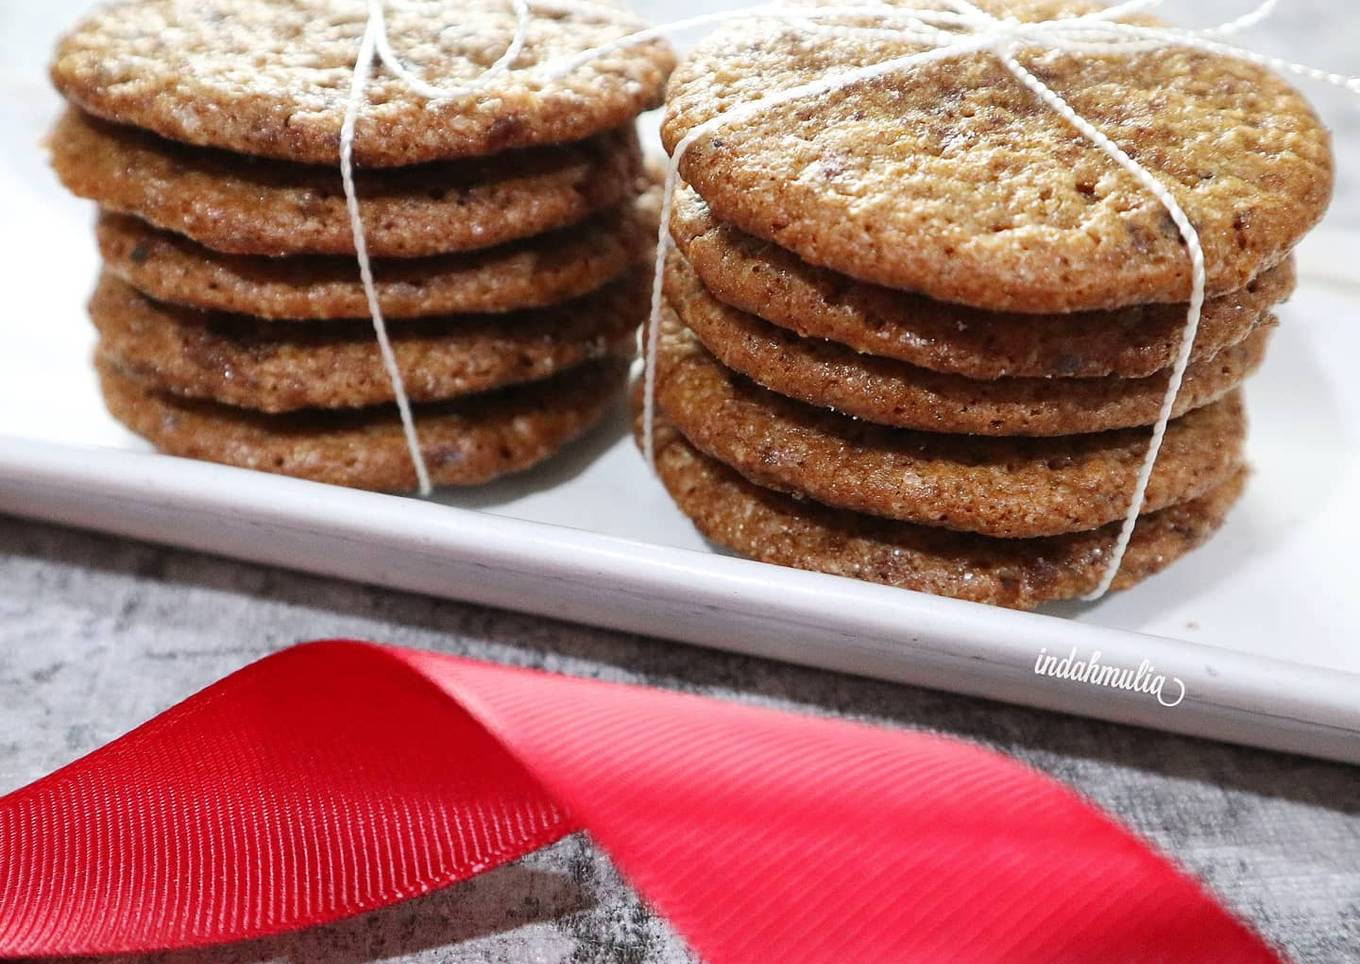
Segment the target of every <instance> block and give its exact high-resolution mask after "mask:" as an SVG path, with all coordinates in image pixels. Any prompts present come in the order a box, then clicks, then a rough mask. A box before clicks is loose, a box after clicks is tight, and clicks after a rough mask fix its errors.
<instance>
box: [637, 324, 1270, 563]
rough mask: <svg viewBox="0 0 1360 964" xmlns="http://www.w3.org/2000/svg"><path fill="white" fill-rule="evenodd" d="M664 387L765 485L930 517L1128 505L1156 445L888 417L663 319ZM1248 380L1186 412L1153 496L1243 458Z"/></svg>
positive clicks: (1180, 495)
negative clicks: (726, 351)
mask: <svg viewBox="0 0 1360 964" xmlns="http://www.w3.org/2000/svg"><path fill="white" fill-rule="evenodd" d="M658 363H659V364H658V380H657V400H658V402H659V403H660V407H661V408H662V410H663V411H664V412H665V414H666V417H667V419H668V420H669V421H670V422H671V423H672V424H674V425H675V427H676V428H678V429H679V430H680V431H681V432H682V433H683V434H684V435H685V437H686V438H687V439H688V440H689V442H690V443H691V444H692V445H694V446H695V447H696V448H698V449H699V450H700V451H702V452H703V453H704V454H705V455H709V456H712V457H713V458H716V459H718V460H720V461H722V462H724V463H725V464H727V465H729V466H731V467H732V468H734V469H736V470H737V471H738V472H740V473H741V474H742V475H744V476H746V477H747V478H748V479H750V480H751V481H753V482H755V483H757V484H758V485H762V486H764V487H766V488H772V489H778V490H781V491H785V492H791V493H795V494H799V495H804V496H807V497H808V498H811V499H815V500H816V501H818V502H822V503H824V504H826V505H832V506H836V507H839V508H844V509H852V510H854V511H856V512H864V513H869V514H871V515H879V516H884V517H886V518H892V519H901V520H904V521H908V522H916V523H921V524H923V525H931V526H940V527H943V528H948V529H956V530H962V531H968V532H980V533H984V534H986V535H990V536H998V537H1002V538H1010V539H1017V538H1033V537H1036V536H1048V535H1057V534H1060V533H1065V532H1074V531H1079V530H1084V529H1094V528H1097V527H1099V526H1102V525H1105V524H1106V523H1109V522H1113V521H1114V520H1116V519H1120V518H1122V517H1123V515H1124V513H1125V512H1126V511H1127V509H1128V503H1129V498H1130V495H1131V494H1132V492H1133V487H1134V481H1135V479H1136V477H1137V474H1138V469H1139V467H1140V465H1141V464H1142V461H1143V457H1144V455H1145V453H1146V452H1147V445H1148V437H1149V433H1148V432H1147V431H1145V430H1142V429H1124V430H1122V431H1118V432H1100V433H1095V434H1091V435H1068V436H1062V437H1059V438H982V437H976V436H965V435H940V434H935V433H931V432H914V431H909V430H907V429H895V428H885V427H883V426H879V425H871V424H869V423H867V422H862V421H859V420H857V419H852V418H849V417H847V416H845V415H840V414H838V413H836V412H831V411H827V410H825V409H818V408H814V407H812V406H810V405H806V404H804V403H802V402H796V401H793V400H792V399H788V398H784V397H783V396H781V395H776V394H775V393H773V392H770V391H766V390H765V389H763V388H760V387H759V386H758V385H755V384H753V383H752V382H750V381H749V380H747V379H745V378H742V377H741V376H739V375H735V374H733V373H732V372H730V371H728V370H727V369H724V368H723V367H722V366H721V365H719V364H718V363H717V362H716V361H714V360H713V358H712V357H711V356H710V355H709V354H708V353H707V352H706V351H704V349H703V348H702V347H701V346H700V345H699V343H698V341H697V339H695V338H694V336H693V334H691V333H690V332H688V331H685V330H683V329H680V328H679V326H678V325H677V324H676V323H675V322H674V319H673V316H672V318H671V323H670V325H669V326H668V328H667V329H666V330H664V331H663V337H662V345H661V350H660V352H659V354H658ZM1245 432H1246V418H1245V416H1244V414H1243V411H1242V399H1241V396H1240V393H1236V392H1235V393H1233V394H1231V395H1229V396H1228V397H1227V398H1225V399H1223V400H1222V401H1220V402H1216V403H1214V404H1213V405H1209V406H1206V407H1204V408H1201V409H1198V410H1196V411H1194V412H1191V413H1190V414H1188V415H1185V416H1182V417H1181V418H1179V419H1176V420H1175V421H1173V422H1172V423H1171V424H1170V427H1169V428H1168V429H1167V433H1166V438H1165V440H1164V442H1163V445H1162V451H1161V456H1160V457H1159V458H1158V460H1157V467H1156V470H1155V471H1154V472H1153V473H1152V479H1151V481H1150V483H1149V484H1148V488H1147V501H1146V505H1147V509H1148V511H1155V510H1156V509H1159V508H1163V507H1165V506H1168V505H1174V504H1176V503H1178V502H1184V501H1186V500H1188V499H1193V498H1196V497H1198V496H1200V495H1202V494H1203V493H1205V492H1207V491H1209V490H1210V489H1212V488H1214V487H1216V486H1218V485H1220V484H1222V483H1223V482H1224V481H1226V480H1227V479H1228V478H1229V477H1231V476H1232V474H1233V473H1234V472H1236V471H1237V469H1238V467H1239V466H1240V465H1241V461H1242V441H1243V436H1244V435H1245Z"/></svg>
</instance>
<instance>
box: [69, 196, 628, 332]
mask: <svg viewBox="0 0 1360 964" xmlns="http://www.w3.org/2000/svg"><path fill="white" fill-rule="evenodd" d="M96 235H97V237H98V240H99V252H100V254H101V255H103V258H104V268H105V270H106V271H109V272H111V273H112V274H115V275H117V276H118V277H119V278H122V279H123V280H124V281H126V282H127V283H128V284H131V285H133V286H134V287H136V288H138V289H139V290H141V291H143V292H145V293H146V294H148V295H150V296H151V297H153V298H156V299H158V300H160V301H166V302H172V303H174V304H178V305H185V306H188V307H192V308H199V309H203V310H212V311H227V312H235V313H238V314H247V315H253V316H255V317H257V318H270V319H287V320H319V319H326V320H328V319H334V318H363V317H366V316H367V315H368V301H367V300H366V299H365V297H364V289H363V286H362V285H361V284H360V283H359V272H358V269H357V268H356V267H355V265H354V259H353V258H352V257H345V256H343V255H310V256H309V255H299V256H297V257H293V258H262V257H258V256H253V255H245V254H223V253H221V252H217V251H213V250H211V249H209V248H205V247H203V246H202V245H199V244H196V243H194V242H193V241H190V240H189V239H188V238H186V237H184V236H182V235H178V234H174V233H173V232H170V231H161V230H159V229H157V228H153V227H151V225H149V224H147V223H146V222H144V221H139V220H137V219H136V218H133V217H128V216H127V215H122V214H112V213H109V212H104V213H103V214H101V215H100V218H99V223H98V226H97V229H96ZM648 237H649V236H648V235H647V233H646V228H645V227H644V225H643V224H642V222H641V218H640V216H639V215H638V214H636V213H635V212H634V211H633V206H632V205H631V204H626V205H623V206H620V207H617V208H614V209H612V210H610V211H608V212H605V213H603V214H599V215H596V216H595V217H594V218H592V219H591V220H590V221H589V222H587V223H585V224H582V225H580V226H578V227H573V228H564V229H562V230H561V231H555V232H553V233H551V234H546V235H541V236H539V237H537V238H529V239H526V240H524V241H517V242H511V243H510V244H508V245H502V246H500V247H497V248H488V249H486V250H484V251H471V252H465V253H463V254H446V255H435V256H433V257H428V258H402V259H389V260H386V261H376V262H374V264H373V273H374V279H375V281H376V283H377V288H378V300H379V303H380V304H381V305H382V309H383V314H384V316H385V317H386V318H387V319H388V320H396V319H400V318H420V317H427V316H430V315H454V314H472V313H486V312H501V311H515V310H520V309H525V308H538V307H543V306H546V305H553V304H557V303H559V302H562V301H568V300H570V299H572V298H577V297H580V296H582V295H585V294H588V293H590V292H592V291H594V290H596V289H598V288H600V287H602V286H603V285H605V284H606V283H608V282H609V281H612V280H613V279H614V278H616V277H617V276H618V275H620V274H621V273H623V271H624V270H626V269H627V268H629V267H631V266H632V265H634V264H636V262H637V252H638V250H639V249H640V248H641V247H642V246H643V245H644V244H645V243H646V240H647V239H648Z"/></svg>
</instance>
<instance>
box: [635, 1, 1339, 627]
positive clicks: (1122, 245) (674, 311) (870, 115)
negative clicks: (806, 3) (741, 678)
mask: <svg viewBox="0 0 1360 964" xmlns="http://www.w3.org/2000/svg"><path fill="white" fill-rule="evenodd" d="M986 6H987V7H988V9H989V10H990V11H991V12H993V13H996V14H1008V13H1011V12H1014V13H1016V14H1017V15H1019V16H1021V17H1023V18H1029V19H1040V18H1046V17H1051V16H1057V15H1061V14H1065V13H1071V12H1078V11H1084V10H1090V9H1094V8H1093V7H1092V6H1091V5H1089V4H1081V3H1072V2H1065V3H1063V2H1056V0H1055V2H1041V3H1024V4H1014V5H1010V6H1008V5H1007V4H1006V3H1004V2H1002V0H994V2H991V3H989V4H987V5H986ZM912 49H913V48H911V47H910V46H909V45H907V44H906V43H904V42H900V41H897V40H894V39H892V38H891V37H890V36H884V32H883V31H859V32H855V33H853V34H847V35H832V34H830V33H829V32H826V31H822V32H819V33H818V34H817V35H816V37H815V40H814V39H810V38H809V37H808V36H806V35H801V34H800V32H799V31H798V30H795V29H791V28H788V27H787V26H786V25H778V24H772V25H768V26H762V27H757V28H754V29H752V28H751V27H749V26H748V27H747V28H745V29H744V30H727V31H723V32H720V33H718V34H717V35H715V36H713V37H711V38H710V39H708V40H707V41H706V42H704V43H703V44H702V45H701V46H700V47H699V48H698V49H696V50H695V51H694V53H693V55H692V56H691V58H690V59H689V60H688V61H687V62H686V63H685V64H682V65H681V67H680V68H679V69H678V71H677V73H676V75H675V77H674V78H673V80H672V86H671V94H670V101H669V104H668V110H667V116H666V120H665V123H664V125H663V138H664V140H665V142H666V146H667V148H668V149H669V150H673V149H674V147H675V145H676V143H677V142H678V141H680V139H681V138H683V137H684V136H685V135H686V133H687V132H689V131H690V130H692V129H694V128H695V127H696V126H697V125H699V124H702V123H704V122H706V121H708V120H710V119H711V118H713V117H716V116H718V115H719V114H720V113H722V112H723V111H725V110H728V109H730V107H731V106H732V105H733V104H737V103H743V102H747V101H751V100H755V99H757V98H758V97H760V96H761V95H762V94H763V93H765V92H767V91H769V90H772V89H774V90H778V89H784V88H790V87H793V86H795V85H799V84H803V83H807V82H810V81H813V80H815V79H817V78H820V77H824V76H828V75H830V74H831V73H833V72H835V71H837V70H843V69H845V68H847V67H854V66H859V65H863V64H871V63H877V62H881V61H883V60H887V59H890V58H892V57H900V56H902V55H904V54H906V53H909V52H911V50H912ZM1021 59H1022V61H1023V62H1025V63H1027V64H1029V66H1030V68H1031V69H1032V70H1034V71H1035V72H1036V73H1038V74H1039V75H1041V76H1042V78H1043V79H1044V81H1045V82H1046V83H1048V84H1049V85H1050V86H1052V87H1053V88H1054V89H1055V90H1056V91H1058V93H1060V94H1061V95H1062V96H1063V97H1064V98H1066V99H1067V100H1068V101H1069V102H1070V103H1071V104H1072V106H1073V107H1074V108H1075V109H1076V110H1077V111H1078V112H1079V113H1080V114H1081V115H1082V116H1083V117H1085V118H1087V119H1088V120H1090V121H1092V122H1093V123H1094V124H1095V125H1096V126H1097V127H1098V128H1100V129H1101V130H1103V131H1105V132H1106V133H1107V134H1108V135H1109V136H1110V137H1112V138H1113V139H1114V141H1115V142H1116V143H1118V144H1120V145H1121V146H1122V147H1123V148H1125V149H1126V150H1127V151H1128V152H1129V154H1130V155H1132V156H1133V157H1134V158H1136V159H1138V160H1139V161H1140V162H1141V163H1142V164H1143V165H1144V166H1146V167H1147V168H1148V169H1149V170H1150V171H1151V172H1152V173H1153V174H1154V175H1155V176H1156V177H1157V178H1158V179H1160V180H1161V181H1163V182H1164V183H1166V184H1167V185H1168V187H1169V188H1170V189H1171V191H1172V192H1173V193H1174V195H1175V197H1176V198H1177V200H1178V201H1179V203H1180V204H1181V205H1182V206H1183V208H1184V209H1185V211H1186V212H1187V214H1188V216H1189V217H1190V219H1191V221H1192V223H1193V224H1194V225H1195V227H1196V228H1197V230H1198V232H1199V235H1200V238H1201V241H1202V244H1203V247H1204V251H1205V255H1206V259H1207V270H1208V292H1209V296H1210V297H1209V301H1208V304H1207V305H1206V306H1205V309H1204V315H1203V321H1202V324H1201V327H1200V329H1199V334H1198V338H1197V340H1196V342H1195V345H1194V350H1193V357H1192V361H1191V364H1190V367H1189V370H1188V371H1187V373H1186V376H1185V380H1184V384H1183V387H1182V389H1181V391H1180V394H1179V396H1178V399H1177V402H1176V406H1175V416H1176V417H1175V418H1174V419H1173V421H1172V422H1171V423H1170V426H1169V428H1168V431H1167V433H1166V437H1165V443H1164V445H1163V448H1162V450H1161V455H1160V458H1159V459H1158V461H1157V463H1156V467H1155V471H1154V473H1153V475H1152V478H1151V482H1150V484H1149V486H1148V488H1147V490H1146V496H1147V498H1146V504H1145V506H1144V514H1143V515H1142V517H1141V519H1140V521H1139V524H1138V526H1137V527H1136V529H1135V531H1134V536H1133V541H1132V543H1131V545H1130V547H1129V551H1128V553H1127V554H1126V555H1125V557H1124V560H1123V564H1122V568H1121V569H1120V571H1119V573H1118V577H1117V579H1116V581H1115V584H1114V585H1115V588H1122V587H1127V586H1129V585H1131V584H1133V583H1135V582H1137V581H1138V580H1140V579H1143V578H1144V577H1146V576H1148V575H1150V574H1151V573H1153V572H1156V571H1158V570H1160V569H1161V568H1163V567H1164V566H1166V565H1167V564H1169V563H1170V562H1172V561H1173V560H1175V559H1176V558H1177V557H1179V556H1181V555H1183V554H1184V553H1186V552H1187V551H1189V550H1190V549H1192V548H1193V547H1194V546H1196V545H1197V544H1199V543H1200V542H1202V541H1203V540H1204V539H1206V538H1207V537H1208V536H1209V535H1210V534H1211V533H1212V532H1213V531H1214V530H1215V529H1216V528H1217V527H1218V526H1219V525H1220V523H1221V522H1222V521H1223V519H1224V516H1225V513H1227V511H1228V509H1229V508H1230V506H1232V504H1233V503H1234V502H1235V501H1236V500H1237V498H1238V496H1239V494H1240V493H1241V491H1242V488H1243V483H1244V478H1245V469H1244V461H1243V439H1244V435H1245V430H1246V425H1245V420H1244V414H1243V400H1242V395H1241V392H1240V391H1239V386H1240V385H1241V383H1242V382H1243V380H1244V379H1245V378H1246V377H1247V376H1248V375H1249V374H1251V372H1252V371H1253V370H1254V369H1255V368H1256V367H1257V366H1258V365H1259V364H1260V363H1261V360H1262V357H1263V353H1264V352H1265V349H1266V346H1267V342H1268V339H1269V337H1270V334H1271V331H1272V329H1273V328H1274V327H1275V325H1276V320H1275V317H1274V315H1273V314H1272V307H1273V306H1274V305H1276V304H1278V303H1279V302H1280V301H1282V300H1283V299H1284V298H1286V297H1287V296H1288V294H1289V293H1290V290H1291V287H1292V285H1293V283H1294V278H1293V269H1292V262H1291V260H1290V251H1291V249H1292V248H1293V246H1294V245H1295V244H1296V243H1297V242H1298V240H1299V239H1300V238H1301V237H1302V235H1303V234H1304V233H1305V231H1307V230H1308V229H1309V228H1310V227H1311V226H1312V225H1313V224H1314V223H1315V222H1316V221H1317V220H1318V219H1319V218H1320V217H1321V215H1322V213H1323V210H1324V208H1325V206H1326V203H1327V200H1328V198H1329V196H1330V190H1331V182H1332V159H1331V153H1330V143H1329V138H1328V135H1327V132H1326V131H1325V129H1324V128H1323V127H1322V125H1321V124H1320V122H1319V121H1318V120H1317V118H1316V116H1315V115H1314V114H1313V112H1312V111H1311V109H1310V108H1309V106H1308V105H1307V104H1306V103H1305V102H1304V101H1303V99H1302V98H1301V97H1300V96H1299V95H1298V94H1297V93H1296V92H1294V91H1293V90H1292V89H1291V88H1290V87H1288V86H1287V85H1286V84H1285V83H1284V82H1283V81H1281V80H1280V79H1279V78H1277V77H1276V76H1274V75H1273V74H1271V73H1270V72H1268V71H1266V70H1264V69H1262V68H1260V67H1257V66H1254V65H1251V64H1248V63H1245V62H1242V61H1237V60H1230V59H1226V58H1222V57H1218V56H1212V55H1206V54H1201V53H1196V52H1192V51H1188V50H1185V49H1173V50H1164V51H1154V52H1147V53H1140V54H1137V55H1123V56H1119V57H1092V56H1088V55H1082V56H1077V55H1074V54H1057V53H1047V54H1046V53H1040V52H1033V51H1031V52H1028V53H1024V54H1022V55H1021ZM680 170H681V173H682V175H683V176H684V178H685V180H686V181H687V182H688V183H687V184H686V185H684V186H682V187H681V189H680V190H679V192H678V193H677V196H676V199H675V206H674V213H673V216H672V219H671V222H670V230H671V235H672V237H673V238H674V241H675V247H676V251H675V253H674V254H672V255H671V257H670V262H669V264H668V266H667V269H666V276H665V292H666V300H667V307H666V311H665V312H663V321H662V332H661V343H660V349H659V353H658V359H657V371H658V377H657V403H658V412H659V415H658V418H657V424H656V426H655V428H656V445H655V448H656V459H657V466H656V467H657V470H658V472H659V474H660V477H661V479H662V480H663V482H664V483H665V485H666V486H667V488H668V489H669V491H670V492H671V494H672V496H673V497H674V498H675V500H676V502H677V503H678V504H679V506H680V508H681V509H682V510H683V511H684V512H685V513H686V514H688V515H689V516H690V517H691V518H692V519H693V520H694V522H695V524H696V525H697V526H698V528H699V529H700V530H701V531H702V532H703V533H704V534H705V535H706V536H708V537H709V538H710V539H712V540H713V541H715V542H717V543H719V544H721V545H723V546H726V547H728V548H731V549H734V550H736V551H738V552H740V553H743V554H746V555H749V556H752V557H755V558H758V559H763V560H766V561H770V562H775V563H779V564H783V565H789V566H796V567H799V568H805V569H813V570H819V571H823V572H830V573H838V574H842V575H847V576H853V577H857V578H860V579H866V580H870V581H873V582H879V583H886V584H889V585H894V586H900V587H905V588H910V589H917V590H922V591H926V592H932V593H938V594H943V595H949V596H956V597H961V598H965V599H970V600H976V601H982V602H989V603H996V604H1001V605H1005V606H1011V607H1017V608H1032V607H1034V606H1036V605H1039V604H1041V603H1043V602H1045V601H1048V600H1054V599H1062V598H1073V597H1078V596H1082V595H1084V594H1087V593H1089V592H1090V591H1092V590H1093V589H1094V588H1096V587H1097V586H1098V585H1099V583H1100V580H1101V577H1102V575H1103V574H1104V572H1105V569H1106V568H1107V566H1108V564H1109V561H1110V559H1111V554H1112V552H1113V549H1114V546H1115V542H1116V538H1117V536H1118V531H1119V527H1120V523H1121V521H1122V519H1123V517H1124V516H1125V514H1126V513H1127V511H1128V507H1129V505H1130V499H1131V497H1132V495H1133V492H1134V490H1135V485H1136V479H1137V475H1138V471H1139V468H1140V464H1141V463H1142V461H1143V459H1144V457H1145V454H1146V452H1147V450H1148V444H1149V441H1150V436H1151V430H1150V428H1149V427H1148V426H1151V425H1152V424H1153V423H1154V422H1155V421H1156V420H1157V417H1158V413H1159V408H1160V406H1161V404H1162V400H1163V397H1164V395H1165V393H1166V391H1167V387H1168V379H1169V368H1170V366H1171V365H1172V363H1173V361H1174V360H1175V357H1176V352H1177V348H1178V344H1179V340H1180V338H1181V335H1182V332H1183V330H1184V326H1185V324H1186V314H1187V306H1186V304H1184V302H1185V300H1186V298H1187V297H1188V294H1189V292H1190V289H1191V276H1190V271H1191V269H1190V264H1189V259H1188V258H1187V255H1186V251H1185V248H1184V245H1183V242H1182V239H1181V237H1180V234H1179V232H1178V231H1177V229H1176V227H1175V225H1174V224H1173V222H1172V221H1171V219H1170V218H1169V216H1168V214H1167V212H1166V210H1165V209H1164V208H1163V206H1162V205H1161V204H1160V203H1159V202H1158V201H1157V200H1156V198H1155V197H1153V196H1151V195H1150V194H1149V193H1148V192H1147V191H1146V190H1145V189H1144V188H1142V187H1141V186H1140V185H1139V183H1138V182H1137V180H1136V179H1135V178H1133V176H1132V175H1130V174H1127V173H1125V172H1124V171H1123V170H1122V169H1121V168H1120V167H1119V166H1118V165H1117V164H1115V163H1114V162H1113V161H1112V160H1111V159H1110V158H1109V157H1108V156H1107V155H1106V154H1104V153H1103V152H1102V151H1100V150H1099V149H1097V148H1095V147H1093V146H1092V145H1091V144H1089V143H1088V142H1087V141H1085V140H1084V139H1083V138H1082V137H1081V136H1080V135H1079V134H1078V133H1077V132H1076V131H1075V130H1074V129H1073V128H1072V127H1070V126H1068V124H1067V123H1066V122H1065V121H1064V120H1063V119H1062V118H1061V117H1059V116H1057V115H1056V114H1054V113H1053V112H1052V111H1051V110H1050V109H1049V108H1048V107H1046V106H1045V105H1044V104H1042V103H1041V102H1039V101H1038V100H1037V99H1036V98H1035V96H1034V95H1033V94H1032V93H1030V92H1029V91H1028V90H1027V89H1026V88H1024V87H1023V86H1021V85H1020V84H1019V83H1017V82H1016V81H1015V80H1014V79H1013V78H1012V76H1011V75H1010V73H1009V72H1008V71H1007V70H1006V69H1005V67H1004V66H1003V65H1002V64H1001V63H1000V62H999V61H998V60H997V59H996V57H995V56H994V55H992V54H990V53H981V54H972V55H967V56H963V57H959V58H956V59H954V60H950V61H944V62H940V63H936V64H933V65H930V66H925V67H919V68H916V69H913V70H911V71H909V72H908V71H904V72H902V73H900V74H898V75H894V76H891V77H889V78H887V79H881V80H878V81H875V82H873V83H870V84H860V85H853V86H850V87H848V88H846V89H843V90H839V91H834V92H832V93H830V94H825V95H822V96H819V97H816V98H809V99H806V100H801V101H793V102H790V103H788V104H785V105H781V106H777V107H775V108H772V109H769V110H767V111H765V112H763V113H760V114H758V115H756V116H755V117H754V118H753V119H751V120H748V121H744V122H741V123H733V124H730V125H727V126H723V127H721V128H719V129H718V130H717V131H716V133H715V134H713V135H712V136H709V137H701V138H699V139H697V140H696V141H695V143H694V145H693V146H692V147H691V148H690V150H689V151H688V152H687V153H686V154H685V155H684V156H683V158H682V163H681V167H680Z"/></svg>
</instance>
